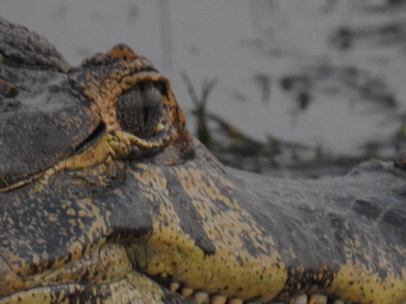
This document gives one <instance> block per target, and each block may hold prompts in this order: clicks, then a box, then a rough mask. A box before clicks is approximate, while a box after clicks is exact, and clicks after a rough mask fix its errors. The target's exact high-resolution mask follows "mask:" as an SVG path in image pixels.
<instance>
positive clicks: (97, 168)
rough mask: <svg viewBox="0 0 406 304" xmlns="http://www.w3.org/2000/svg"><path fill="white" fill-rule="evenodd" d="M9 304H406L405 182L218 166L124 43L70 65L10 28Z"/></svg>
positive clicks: (0, 234) (5, 238) (6, 57)
mask: <svg viewBox="0 0 406 304" xmlns="http://www.w3.org/2000/svg"><path fill="white" fill-rule="evenodd" d="M0 61H1V64H0V96H1V101H0V188H1V189H0V191H1V192H0V217H1V220H0V303H1V304H6V303H31V304H35V303H198V304H202V303H214V304H222V303H228V304H241V303H246V304H247V303H294V304H305V303H310V304H325V303H334V304H342V303H346V304H355V303H358V304H404V303H406V263H405V258H406V170H405V167H406V166H405V161H404V160H399V161H398V162H397V166H395V165H394V164H393V163H389V162H381V161H378V160H375V161H369V162H366V163H362V164H361V165H359V166H358V167H356V168H355V169H353V170H352V171H351V172H350V173H348V174H347V175H345V176H340V177H325V178H321V179H318V180H293V179H284V178H274V177H265V176H259V175H255V174H251V173H246V172H242V171H238V170H235V169H231V168H228V167H225V166H223V165H222V164H221V163H219V162H218V161H217V160H216V159H215V157H213V155H212V154H211V153H210V152H209V151H208V150H206V149H205V148H204V147H203V146H202V144H201V143H199V142H198V141H197V140H196V139H194V138H193V137H192V136H191V135H190V134H189V133H188V131H187V129H186V127H185V118H184V115H183V114H182V111H181V109H180V108H179V106H178V104H177V102H176V99H175V97H174V94H173V93H172V90H171V86H170V83H169V81H168V79H167V78H165V77H164V76H163V75H162V74H160V73H159V72H158V71H157V70H156V68H155V67H154V66H153V65H152V64H151V62H150V61H149V60H148V59H146V58H145V57H142V56H139V55H137V54H136V53H134V52H133V51H132V50H131V49H130V48H129V47H127V46H125V45H118V46H115V47H114V48H112V49H111V50H110V51H109V52H107V53H105V54H96V55H95V56H93V57H91V58H89V59H87V60H85V61H84V62H83V63H82V64H81V65H80V66H79V67H71V66H69V64H68V63H67V62H66V61H65V60H64V59H63V57H62V56H61V55H60V54H59V53H58V52H57V51H56V50H55V48H54V47H53V46H51V45H50V44H49V43H48V42H47V40H46V39H44V38H43V37H41V36H40V35H38V34H36V33H34V32H31V31H29V30H27V29H26V28H25V27H22V26H19V25H14V24H12V23H9V22H8V21H6V20H4V19H0Z"/></svg>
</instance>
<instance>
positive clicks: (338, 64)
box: [0, 0, 406, 177]
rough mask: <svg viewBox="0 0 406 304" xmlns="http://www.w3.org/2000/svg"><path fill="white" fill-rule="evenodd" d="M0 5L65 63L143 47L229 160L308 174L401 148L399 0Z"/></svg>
mask: <svg viewBox="0 0 406 304" xmlns="http://www.w3.org/2000/svg"><path fill="white" fill-rule="evenodd" d="M0 14H1V15H2V16H3V17H5V18H6V19H8V20H9V21H12V22H15V23H19V24H23V25H25V26H27V27H29V28H30V29H32V30H35V31H37V32H38V33H40V34H42V35H44V36H45V37H47V38H48V39H49V40H50V41H51V42H52V43H53V44H54V45H55V46H56V47H57V49H58V50H59V51H60V52H61V53H62V54H63V55H64V56H65V58H66V59H67V60H68V61H69V62H70V63H71V64H72V65H78V64H80V62H81V61H82V60H83V59H84V58H86V57H88V56H91V55H93V54H94V53H97V52H105V51H107V50H109V49H110V48H111V47H112V46H113V45H115V44H117V43H126V44H127V45H129V46H130V47H131V48H133V49H134V50H135V51H136V52H137V53H139V54H142V55H145V56H147V57H148V58H149V59H150V60H151V61H152V62H153V63H154V64H155V65H156V67H157V68H158V69H159V70H160V71H161V72H162V73H163V74H165V75H166V76H167V77H168V78H169V79H170V80H171V83H172V87H173V90H174V92H175V95H176V97H177V99H178V102H179V103H180V105H181V107H182V108H183V109H184V112H185V114H186V116H187V118H188V127H189V129H190V130H191V132H192V133H194V134H196V135H200V136H201V138H202V140H203V141H205V142H206V144H207V145H208V146H209V147H210V149H212V151H213V152H214V153H215V154H216V155H217V156H218V157H219V158H220V159H221V160H222V161H224V162H226V163H227V164H230V165H233V166H236V167H239V168H243V169H248V170H252V171H257V172H262V173H265V174H274V175H285V176H286V175H287V176H304V175H305V176H311V177H317V176H320V175H323V174H336V173H345V172H346V171H347V170H349V168H350V167H351V166H353V165H354V164H355V163H357V162H359V161H361V160H364V159H369V158H372V157H376V158H383V159H393V158H395V157H396V155H397V153H398V152H399V151H400V150H401V149H402V148H406V80H405V76H406V1H404V0H403V1H402V0H357V1H350V0H340V1H338V0H312V1H305V0H279V1H278V0H222V1H216V0H207V1H199V0H140V1H129V0H126V1H124V0H123V1H109V0H31V1H26V0H1V3H0ZM197 125H198V126H199V128H198V127H197Z"/></svg>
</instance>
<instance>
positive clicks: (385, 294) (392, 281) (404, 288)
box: [328, 263, 406, 304]
mask: <svg viewBox="0 0 406 304" xmlns="http://www.w3.org/2000/svg"><path fill="white" fill-rule="evenodd" d="M404 278H406V270H403V272H402V277H401V278H399V277H395V276H394V275H393V274H388V276H387V277H386V278H385V280H382V279H380V278H379V277H378V276H377V275H376V274H373V273H369V274H368V271H367V270H365V269H363V267H362V265H351V264H349V263H347V264H345V265H343V266H341V267H340V269H339V271H338V273H337V275H336V277H335V279H334V280H333V283H332V284H331V286H330V287H329V288H328V292H329V293H333V294H335V295H336V296H338V297H339V298H341V299H342V300H343V301H344V302H345V303H347V302H348V303H356V302H359V303H376V304H381V303H401V301H402V300H405V299H406V284H405V279H404Z"/></svg>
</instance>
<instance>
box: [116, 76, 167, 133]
mask: <svg viewBox="0 0 406 304" xmlns="http://www.w3.org/2000/svg"><path fill="white" fill-rule="evenodd" d="M116 113H117V119H118V121H119V123H120V125H121V127H122V128H123V129H124V130H125V131H127V132H130V133H132V134H133V135H135V136H137V137H140V138H147V137H150V136H152V135H154V133H155V130H156V127H157V125H158V124H159V123H160V121H161V117H162V113H163V104H162V93H161V91H160V90H159V88H157V87H156V86H155V85H154V84H153V83H152V82H143V83H140V84H139V85H138V86H136V87H134V88H132V89H131V90H128V91H126V92H124V93H123V94H121V95H120V96H119V97H118V102H117V106H116Z"/></svg>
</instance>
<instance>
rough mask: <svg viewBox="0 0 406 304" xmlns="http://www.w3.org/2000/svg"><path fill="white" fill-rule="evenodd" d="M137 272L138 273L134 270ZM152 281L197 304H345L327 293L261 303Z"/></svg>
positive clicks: (171, 282) (157, 278)
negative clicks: (191, 299)
mask: <svg viewBox="0 0 406 304" xmlns="http://www.w3.org/2000/svg"><path fill="white" fill-rule="evenodd" d="M134 270H135V271H138V270H136V269H134ZM147 276H148V277H149V278H150V279H151V280H152V281H154V282H157V283H159V284H160V285H162V286H163V287H164V288H166V289H168V290H169V291H171V292H173V293H177V294H179V295H181V296H182V297H183V298H185V299H186V298H193V299H194V300H195V302H196V304H345V302H344V301H343V300H341V299H340V298H338V297H336V296H334V295H330V294H326V293H304V292H303V293H300V294H297V295H294V296H292V297H291V298H290V299H289V300H287V301H285V300H284V301H282V300H277V299H275V300H271V301H267V302H264V301H261V300H259V298H260V297H256V298H251V299H241V298H238V297H233V296H225V295H221V294H210V293H207V292H206V291H204V290H203V289H199V290H195V289H193V288H190V287H187V286H186V284H184V283H180V282H178V281H176V280H174V279H173V278H169V277H167V278H163V277H161V276H149V275H147Z"/></svg>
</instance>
